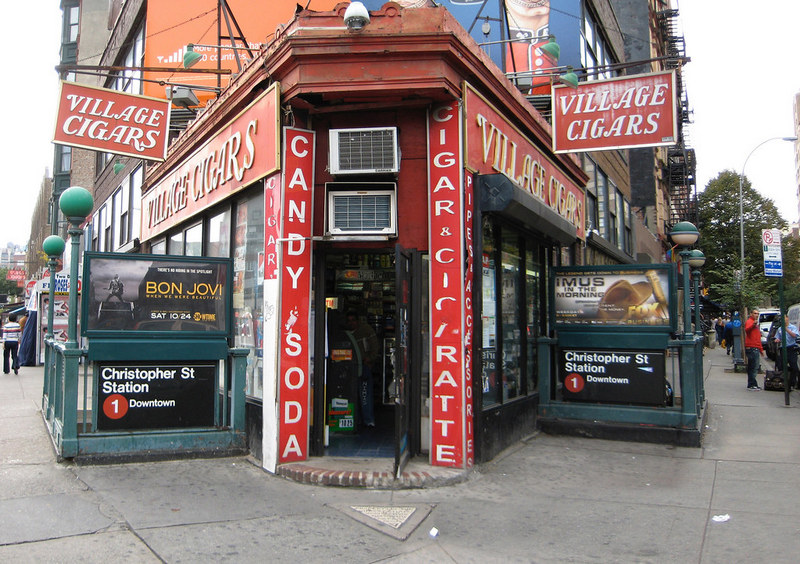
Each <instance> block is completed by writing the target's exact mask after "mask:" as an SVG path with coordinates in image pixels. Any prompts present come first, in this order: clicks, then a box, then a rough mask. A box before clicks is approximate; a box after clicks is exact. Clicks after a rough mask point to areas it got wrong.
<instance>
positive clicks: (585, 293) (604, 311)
mask: <svg viewBox="0 0 800 564" xmlns="http://www.w3.org/2000/svg"><path fill="white" fill-rule="evenodd" d="M668 266H669V265H636V266H630V267H620V268H609V269H592V268H568V267H565V268H558V269H556V271H555V281H554V285H553V287H554V296H555V298H554V304H553V312H554V315H555V323H556V324H557V325H561V326H579V325H595V326H614V325H616V326H632V325H633V326H637V325H638V326H649V327H654V328H664V329H666V328H670V327H672V324H673V320H672V315H673V313H672V309H671V303H670V302H671V296H672V276H671V275H670V274H671V271H670V270H669V269H668V268H667V267H668Z"/></svg>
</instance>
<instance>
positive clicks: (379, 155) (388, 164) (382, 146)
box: [330, 127, 400, 174]
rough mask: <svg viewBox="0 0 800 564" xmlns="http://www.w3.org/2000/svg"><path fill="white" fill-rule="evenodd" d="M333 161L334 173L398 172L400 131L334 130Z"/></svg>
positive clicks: (331, 147) (394, 128) (331, 154)
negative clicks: (398, 138) (398, 137)
mask: <svg viewBox="0 0 800 564" xmlns="http://www.w3.org/2000/svg"><path fill="white" fill-rule="evenodd" d="M330 158H331V161H330V169H331V174H380V173H397V172H399V171H400V148H399V145H398V143H397V128H396V127H379V128H356V129H331V130H330Z"/></svg>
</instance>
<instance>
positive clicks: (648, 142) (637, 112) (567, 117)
mask: <svg viewBox="0 0 800 564" xmlns="http://www.w3.org/2000/svg"><path fill="white" fill-rule="evenodd" d="M675 96H676V90H675V71H666V72H660V73H651V74H640V75H633V76H624V77H618V78H612V79H610V80H594V81H590V82H581V83H579V84H578V88H577V89H576V88H572V87H569V86H565V85H554V86H553V102H552V103H553V106H552V107H553V150H554V151H555V152H556V153H565V152H572V151H600V150H606V149H627V148H630V147H657V146H660V145H674V144H675V143H676V142H677V140H678V118H677V111H676V110H677V106H676V103H677V102H676V99H675Z"/></svg>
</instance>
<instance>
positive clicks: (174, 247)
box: [167, 231, 183, 255]
mask: <svg viewBox="0 0 800 564" xmlns="http://www.w3.org/2000/svg"><path fill="white" fill-rule="evenodd" d="M167 254H168V255H182V254H183V231H178V232H177V233H173V234H172V235H170V236H169V238H168V239H167Z"/></svg>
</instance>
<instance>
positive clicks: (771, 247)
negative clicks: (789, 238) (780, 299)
mask: <svg viewBox="0 0 800 564" xmlns="http://www.w3.org/2000/svg"><path fill="white" fill-rule="evenodd" d="M761 243H762V248H763V249H764V276H774V277H778V278H780V277H781V276H783V255H782V253H781V232H780V230H779V229H762V230H761Z"/></svg>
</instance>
